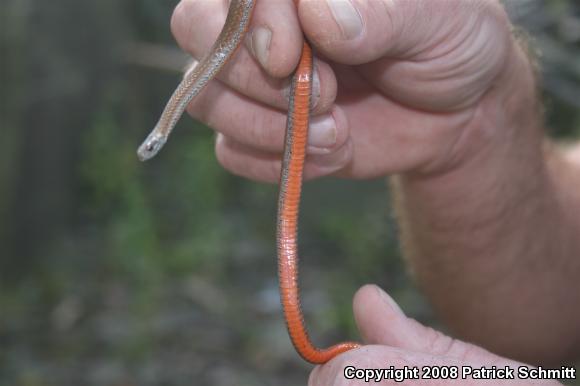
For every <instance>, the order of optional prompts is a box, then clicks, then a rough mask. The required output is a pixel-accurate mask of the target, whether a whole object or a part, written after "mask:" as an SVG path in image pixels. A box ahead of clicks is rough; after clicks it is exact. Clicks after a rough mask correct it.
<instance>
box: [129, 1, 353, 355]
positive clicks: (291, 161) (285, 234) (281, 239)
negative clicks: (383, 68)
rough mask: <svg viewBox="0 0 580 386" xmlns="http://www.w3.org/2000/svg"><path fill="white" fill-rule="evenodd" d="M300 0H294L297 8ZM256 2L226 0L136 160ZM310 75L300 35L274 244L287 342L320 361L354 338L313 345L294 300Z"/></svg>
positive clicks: (231, 41)
mask: <svg viewBox="0 0 580 386" xmlns="http://www.w3.org/2000/svg"><path fill="white" fill-rule="evenodd" d="M299 1H300V0H294V4H295V5H296V7H298V3H299ZM255 3H256V0H231V1H230V5H229V9H228V14H227V17H226V21H225V24H224V27H223V29H222V31H221V32H220V34H219V36H218V38H217V40H216V41H215V43H214V44H213V46H212V48H211V49H210V50H209V51H208V53H207V54H206V55H205V56H203V58H202V59H201V60H200V61H199V62H198V64H197V66H195V67H194V68H193V69H192V70H190V71H188V72H187V73H186V74H185V76H184V78H183V80H182V81H181V83H180V84H179V85H178V86H177V88H176V90H175V91H174V92H173V94H172V95H171V97H170V99H169V101H168V102H167V105H166V106H165V109H164V110H163V112H162V114H161V117H160V118H159V121H158V122H157V124H156V125H155V127H154V129H153V130H152V131H151V133H150V134H149V135H148V136H147V138H146V139H145V141H144V142H143V143H142V144H141V146H140V147H139V149H138V150H137V155H138V157H139V159H140V160H141V161H146V160H148V159H150V158H152V157H154V156H155V155H156V154H157V153H158V152H159V150H160V149H161V148H162V147H163V145H164V144H165V143H166V141H167V138H168V136H169V134H170V133H171V131H172V130H173V128H174V127H175V125H176V124H177V122H178V121H179V119H180V117H181V115H182V114H183V112H184V111H185V109H186V107H187V105H188V104H189V102H190V101H191V100H192V99H193V98H195V96H196V95H198V94H199V93H200V92H201V90H202V89H203V88H204V87H205V86H206V85H207V84H208V82H209V81H211V80H212V79H213V78H214V77H215V76H216V75H217V74H218V73H219V72H220V70H221V69H222V67H223V66H224V64H226V63H227V62H228V61H229V60H230V59H231V58H232V56H233V55H234V53H235V51H236V50H237V49H238V47H239V46H240V43H241V42H242V41H243V40H244V36H245V35H246V33H247V31H248V29H249V25H250V22H251V18H252V13H253V11H254V7H255ZM312 76H313V52H312V48H311V46H310V44H309V43H308V42H307V40H306V38H304V43H303V47H302V52H301V55H300V61H299V63H298V66H297V68H296V70H295V71H294V73H293V75H292V85H291V89H290V95H289V104H288V116H287V120H286V135H285V140H284V151H283V156H282V165H281V172H280V185H279V187H280V188H279V195H278V214H277V231H276V244H277V255H278V281H279V291H280V301H281V303H282V309H283V312H284V319H285V321H286V327H287V330H288V334H289V336H290V340H291V342H292V344H293V346H294V348H295V349H296V351H297V353H298V355H300V356H301V357H302V358H303V359H304V360H305V361H307V362H310V363H312V364H324V363H326V362H328V361H329V360H331V359H332V358H334V357H336V356H337V355H339V354H341V353H344V352H346V351H349V350H352V349H356V348H358V347H360V345H359V344H358V343H356V342H344V343H338V344H335V345H333V346H330V347H328V348H324V349H321V348H318V347H316V346H315V345H314V344H313V343H312V340H311V339H310V337H309V335H308V331H307V329H306V324H305V321H304V315H303V313H302V307H301V302H300V291H299V283H298V273H299V271H298V261H299V259H298V214H299V207H300V198H301V193H302V180H303V173H304V162H305V158H306V145H307V140H308V125H309V117H310V109H311V95H312Z"/></svg>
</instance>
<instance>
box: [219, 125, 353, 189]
mask: <svg viewBox="0 0 580 386" xmlns="http://www.w3.org/2000/svg"><path fill="white" fill-rule="evenodd" d="M215 151H216V156H217V159H218V161H219V162H220V164H221V165H222V166H223V167H224V168H226V169H228V170H229V171H230V172H232V173H234V174H236V175H239V176H241V177H246V178H250V179H252V180H255V181H261V182H269V183H276V182H278V181H279V179H280V169H281V160H280V159H281V157H280V154H276V153H268V152H264V151H260V150H256V149H255V148H251V147H248V146H245V145H243V144H241V143H240V142H237V141H235V140H233V139H231V138H228V137H225V136H224V135H222V134H218V136H217V139H216V150H215ZM351 158H352V143H351V142H350V141H347V142H346V143H345V144H344V145H343V146H341V147H340V148H338V149H336V150H335V151H334V152H332V153H329V154H316V155H309V156H308V157H307V158H306V164H305V166H304V179H306V180H309V179H313V178H317V177H321V176H325V175H329V174H333V173H335V172H337V171H339V170H340V169H342V168H343V167H344V166H345V165H346V164H348V162H350V160H351Z"/></svg>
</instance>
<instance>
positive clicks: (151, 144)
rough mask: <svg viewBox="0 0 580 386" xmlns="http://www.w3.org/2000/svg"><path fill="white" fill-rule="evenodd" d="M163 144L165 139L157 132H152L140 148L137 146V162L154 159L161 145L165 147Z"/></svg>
mask: <svg viewBox="0 0 580 386" xmlns="http://www.w3.org/2000/svg"><path fill="white" fill-rule="evenodd" d="M165 142H167V137H166V136H164V135H161V134H159V133H158V132H157V130H153V131H152V132H151V134H149V136H148V137H147V138H146V139H145V141H143V143H142V144H141V146H139V149H137V156H138V157H139V160H141V161H147V160H149V159H151V158H153V157H155V155H157V153H159V150H161V148H162V147H163V145H165Z"/></svg>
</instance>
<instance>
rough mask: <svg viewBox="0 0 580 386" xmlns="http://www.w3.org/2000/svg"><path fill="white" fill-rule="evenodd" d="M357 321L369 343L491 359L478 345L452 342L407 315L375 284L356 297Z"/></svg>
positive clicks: (451, 339) (430, 352)
mask: <svg viewBox="0 0 580 386" xmlns="http://www.w3.org/2000/svg"><path fill="white" fill-rule="evenodd" d="M353 309H354V315H355V320H356V323H357V326H358V329H359V331H360V334H361V336H362V337H363V340H364V341H365V342H366V343H367V344H379V345H386V346H391V347H396V348H399V349H403V350H409V351H415V352H422V353H427V354H432V355H445V356H448V357H452V358H456V359H461V360H470V359H475V358H477V359H480V358H482V357H488V356H491V354H490V353H489V352H488V351H486V350H484V349H482V348H480V347H477V346H474V345H472V344H469V343H465V342H461V341H459V340H456V339H453V338H451V337H449V336H447V335H444V334H443V333H441V332H439V331H436V330H434V329H432V328H430V327H426V326H424V325H422V324H420V323H419V322H417V321H416V320H414V319H411V318H408V317H406V316H405V314H404V313H403V311H402V310H401V309H400V308H399V306H398V305H397V303H395V301H394V300H393V299H392V298H391V297H390V296H389V295H387V293H385V292H384V291H383V290H382V289H380V288H379V287H377V286H376V285H365V286H364V287H362V288H361V289H359V290H358V291H357V293H356V295H355V297H354V301H353Z"/></svg>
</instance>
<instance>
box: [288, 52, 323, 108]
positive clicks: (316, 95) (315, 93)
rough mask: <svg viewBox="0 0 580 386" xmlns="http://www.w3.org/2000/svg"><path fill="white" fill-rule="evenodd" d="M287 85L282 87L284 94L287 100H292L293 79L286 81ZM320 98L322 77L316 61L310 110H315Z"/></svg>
mask: <svg viewBox="0 0 580 386" xmlns="http://www.w3.org/2000/svg"><path fill="white" fill-rule="evenodd" d="M286 82H287V83H286V85H285V86H284V88H282V96H283V97H284V99H285V100H286V102H289V101H290V94H291V91H292V79H290V78H289V79H288V80H287V81H286ZM319 100H320V77H319V76H318V66H317V65H316V62H315V64H314V71H313V75H312V95H311V100H310V106H311V108H310V110H311V111H312V110H315V107H316V105H317V103H318V101H319Z"/></svg>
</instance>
